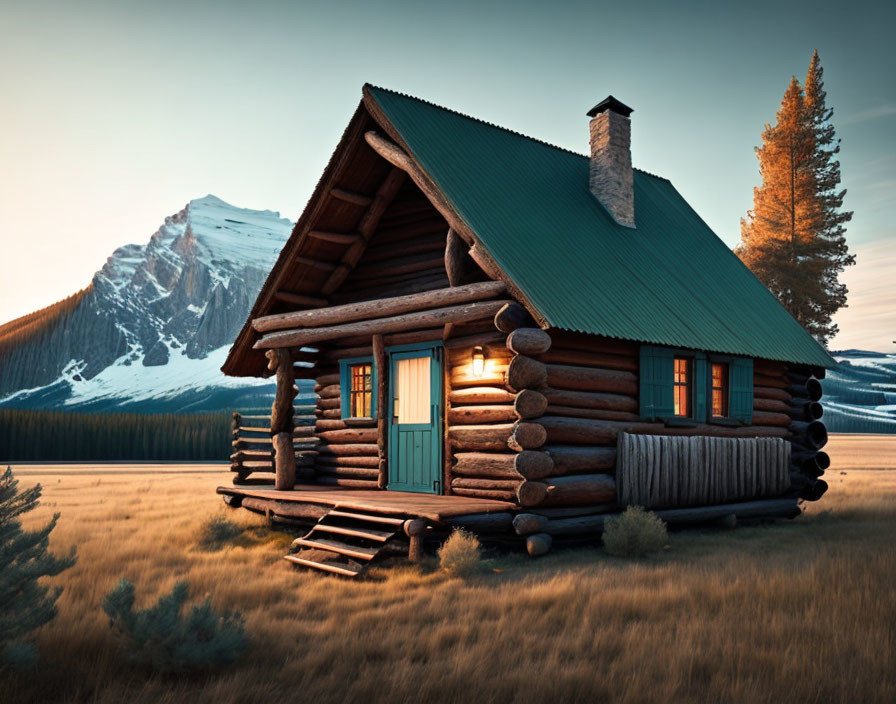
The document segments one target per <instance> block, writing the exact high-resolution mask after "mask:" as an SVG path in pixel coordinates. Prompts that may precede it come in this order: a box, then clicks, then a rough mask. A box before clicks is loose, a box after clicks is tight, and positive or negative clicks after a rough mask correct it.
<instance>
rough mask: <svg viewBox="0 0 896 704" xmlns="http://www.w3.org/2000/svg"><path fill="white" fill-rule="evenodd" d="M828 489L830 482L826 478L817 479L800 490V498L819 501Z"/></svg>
mask: <svg viewBox="0 0 896 704" xmlns="http://www.w3.org/2000/svg"><path fill="white" fill-rule="evenodd" d="M827 490H828V483H827V482H826V481H825V480H824V479H816V480H815V481H814V482H812V483H811V484H810V485H809V486H808V487H806V488H805V489H803V490H802V491H801V492H800V498H801V499H805V500H806V501H818V500H819V499H820V498H821V497H822V496H824V494H825V492H826V491H827Z"/></svg>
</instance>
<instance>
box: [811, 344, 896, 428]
mask: <svg viewBox="0 0 896 704" xmlns="http://www.w3.org/2000/svg"><path fill="white" fill-rule="evenodd" d="M833 355H834V359H836V360H837V367H836V368H835V369H833V370H829V371H828V373H827V378H825V380H824V381H822V388H823V389H824V397H823V398H822V403H823V404H824V408H825V414H824V422H825V424H826V425H827V428H828V430H829V431H830V432H833V433H896V355H892V354H889V355H888V354H882V353H880V352H864V351H862V350H845V351H843V352H835V353H833Z"/></svg>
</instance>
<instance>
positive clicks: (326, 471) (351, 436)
mask: <svg viewBox="0 0 896 704" xmlns="http://www.w3.org/2000/svg"><path fill="white" fill-rule="evenodd" d="M344 356H345V357H351V356H354V355H344ZM314 382H315V385H314V391H315V393H316V394H317V406H316V408H315V416H316V419H315V423H314V433H315V435H316V437H317V439H318V441H319V444H318V445H317V448H316V449H317V456H316V463H315V482H316V483H317V484H323V485H328V486H344V487H351V488H355V489H376V488H377V480H378V477H379V451H378V447H377V426H376V421H375V420H373V419H358V418H354V419H349V420H343V419H342V410H341V397H342V388H341V386H340V382H339V365H338V364H333V363H322V364H321V365H320V366H318V367H316V376H315V379H314Z"/></svg>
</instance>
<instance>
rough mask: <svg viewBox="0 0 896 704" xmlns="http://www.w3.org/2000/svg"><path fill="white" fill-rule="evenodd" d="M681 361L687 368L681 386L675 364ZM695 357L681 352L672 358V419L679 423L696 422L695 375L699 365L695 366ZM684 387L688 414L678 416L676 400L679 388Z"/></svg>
mask: <svg viewBox="0 0 896 704" xmlns="http://www.w3.org/2000/svg"><path fill="white" fill-rule="evenodd" d="M679 360H682V361H684V362H685V363H686V365H687V367H686V369H685V383H684V384H681V383H679V382H677V381H675V373H676V372H675V364H676V362H678V361H679ZM694 360H695V357H693V356H691V355H687V354H681V353H679V352H675V354H674V355H673V357H672V416H671V417H672V418H674V419H675V420H678V421H683V420H695V419H696V418H695V409H696V404H695V403H694V374H695V372H696V367H697V365H696V364H694ZM681 386H684V388H685V402H686V404H687V405H686V409H685V410H686V413H683V414H678V413H675V400H676V396H677V392H678V388H679V387H681Z"/></svg>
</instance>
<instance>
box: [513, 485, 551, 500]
mask: <svg viewBox="0 0 896 704" xmlns="http://www.w3.org/2000/svg"><path fill="white" fill-rule="evenodd" d="M547 495H548V485H547V484H545V483H544V482H530V481H524V482H522V483H521V484H520V485H519V487H517V490H516V498H517V499H518V500H519V502H520V505H521V506H538V504H540V503H541V502H542V501H544V500H545V498H546V497H547Z"/></svg>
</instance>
